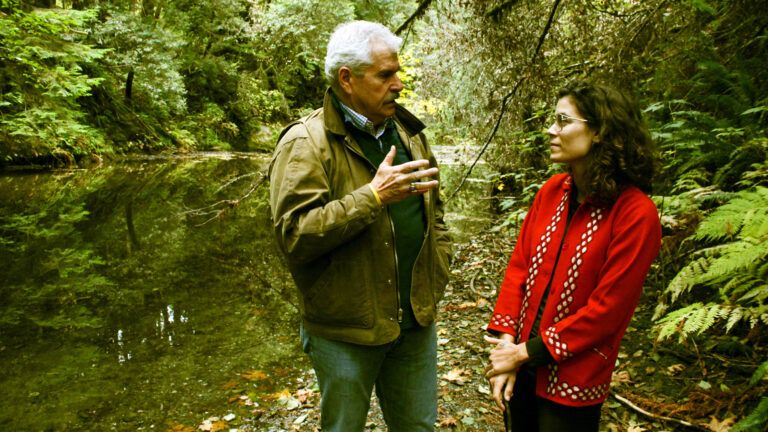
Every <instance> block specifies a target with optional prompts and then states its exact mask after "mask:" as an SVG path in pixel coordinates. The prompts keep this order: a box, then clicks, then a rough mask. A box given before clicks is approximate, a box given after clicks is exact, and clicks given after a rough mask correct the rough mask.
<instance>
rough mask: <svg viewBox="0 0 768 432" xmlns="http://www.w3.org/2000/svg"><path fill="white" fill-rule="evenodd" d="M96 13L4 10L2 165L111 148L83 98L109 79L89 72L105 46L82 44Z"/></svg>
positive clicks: (0, 45) (0, 35) (0, 31)
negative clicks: (83, 104) (91, 122)
mask: <svg viewBox="0 0 768 432" xmlns="http://www.w3.org/2000/svg"><path fill="white" fill-rule="evenodd" d="M95 17H96V14H95V11H74V10H69V11H67V10H58V9H57V10H36V11H33V12H32V13H23V12H21V11H19V10H18V9H13V10H12V11H11V12H10V13H9V14H1V15H0V58H2V59H3V63H4V66H3V67H2V68H0V82H2V83H3V87H4V88H3V93H2V95H0V141H1V142H3V143H4V145H2V146H0V163H4V162H8V161H11V160H27V161H31V160H36V159H40V158H42V159H53V160H59V161H60V162H62V163H64V164H70V163H71V162H72V161H73V160H74V158H76V157H82V156H84V155H88V154H93V153H101V152H104V151H106V150H107V149H106V148H105V145H104V136H103V134H102V133H101V132H100V131H99V130H97V129H95V128H93V127H91V126H88V125H87V124H85V123H84V122H83V119H84V117H85V116H86V112H85V111H84V110H83V109H82V108H81V106H80V105H79V100H81V99H82V98H85V97H88V96H90V95H91V94H92V90H93V88H94V87H96V86H97V85H99V84H100V83H101V82H102V81H103V78H100V77H93V76H90V75H89V74H87V73H86V72H85V69H86V68H88V67H90V66H91V65H93V64H94V63H95V62H97V61H98V60H99V59H101V58H102V57H103V56H104V55H105V54H106V51H105V50H103V49H96V48H94V47H92V46H91V45H88V44H86V43H84V42H83V37H82V35H83V34H84V29H85V28H86V27H87V25H88V24H89V23H90V22H92V21H93V20H94V19H95Z"/></svg>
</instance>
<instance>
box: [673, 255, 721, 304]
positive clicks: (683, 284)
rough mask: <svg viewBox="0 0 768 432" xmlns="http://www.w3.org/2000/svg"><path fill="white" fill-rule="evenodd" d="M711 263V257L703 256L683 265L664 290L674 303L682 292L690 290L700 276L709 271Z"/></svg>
mask: <svg viewBox="0 0 768 432" xmlns="http://www.w3.org/2000/svg"><path fill="white" fill-rule="evenodd" d="M709 265H710V259H709V258H707V257H702V258H699V259H697V260H695V261H692V262H690V263H688V265H686V266H685V267H683V269H682V270H680V272H678V273H677V275H676V276H675V277H674V278H673V279H672V281H671V282H670V283H669V285H667V288H666V289H665V290H664V292H665V293H668V294H669V296H670V303H674V302H675V301H676V300H677V299H678V297H680V295H681V294H683V293H685V292H688V291H690V290H691V288H693V286H694V285H696V283H697V281H698V280H699V278H700V277H702V276H703V275H704V274H706V273H707V270H708V269H709Z"/></svg>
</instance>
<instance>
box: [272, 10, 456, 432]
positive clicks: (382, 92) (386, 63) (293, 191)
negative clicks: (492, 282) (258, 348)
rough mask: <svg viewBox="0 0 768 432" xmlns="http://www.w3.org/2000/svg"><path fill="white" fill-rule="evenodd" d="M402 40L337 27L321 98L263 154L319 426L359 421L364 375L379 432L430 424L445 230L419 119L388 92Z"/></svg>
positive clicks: (371, 29) (348, 427)
mask: <svg viewBox="0 0 768 432" xmlns="http://www.w3.org/2000/svg"><path fill="white" fill-rule="evenodd" d="M401 43H402V40H401V39H400V38H399V37H397V36H395V35H394V34H392V33H391V32H390V31H389V30H388V29H387V28H386V27H384V26H382V25H380V24H376V23H370V22H365V21H353V22H349V23H346V24H342V25H341V26H339V27H338V28H337V29H336V30H335V32H334V33H333V35H332V36H331V38H330V41H329V43H328V51H327V55H326V60H325V73H326V78H327V79H328V81H329V83H330V87H331V88H330V89H329V90H328V91H327V92H326V95H325V100H324V102H323V108H321V109H318V110H317V111H315V112H313V113H312V114H310V115H308V116H307V117H304V118H302V119H301V120H298V121H296V122H294V123H293V124H291V125H289V126H288V127H287V128H286V129H285V130H284V131H283V132H282V134H281V135H280V138H279V142H278V144H277V148H276V149H275V154H274V157H273V160H272V163H271V165H270V181H271V186H270V205H271V207H272V219H273V221H274V226H275V232H276V234H277V240H278V244H279V246H280V248H281V249H282V251H283V252H284V253H285V255H286V258H287V263H288V267H289V269H290V271H291V273H292V275H293V278H294V280H295V282H296V285H297V287H298V288H299V291H300V298H301V306H302V308H301V309H302V328H301V330H302V331H301V333H302V343H303V347H304V350H305V351H306V352H307V353H308V354H309V356H310V359H311V360H312V364H313V367H314V369H315V372H316V374H317V379H318V382H319V385H320V392H321V395H322V401H321V411H322V413H321V417H322V420H321V423H322V429H323V431H362V430H363V429H364V427H365V421H366V417H367V413H368V409H369V406H370V398H371V393H372V390H373V388H374V385H375V387H376V394H377V396H378V398H379V401H380V404H381V408H382V411H383V413H384V419H385V421H386V422H387V425H388V428H389V430H390V431H408V432H414V431H427V430H429V431H431V430H433V429H434V423H435V420H436V417H437V366H436V363H437V353H436V350H437V338H436V334H435V325H434V322H435V318H436V313H437V310H436V309H437V303H438V301H439V300H440V298H441V297H442V294H443V291H444V289H445V284H446V282H447V279H448V263H449V256H450V240H449V238H448V235H447V228H446V226H445V224H444V223H443V218H442V217H443V210H442V203H441V201H440V198H439V195H438V180H437V174H438V169H437V167H436V162H435V159H434V156H433V155H432V152H431V150H430V149H429V146H428V145H427V143H426V139H425V137H424V135H423V134H422V133H421V131H422V130H423V129H424V127H425V126H424V124H423V123H421V121H419V120H418V119H417V118H416V117H415V116H413V114H411V113H409V112H408V111H406V110H405V109H404V108H402V107H401V106H399V105H398V104H396V103H395V99H397V97H398V95H399V93H400V92H401V91H402V90H403V83H402V82H401V81H400V78H399V77H398V71H399V70H400V63H399V61H398V50H399V48H400V45H401Z"/></svg>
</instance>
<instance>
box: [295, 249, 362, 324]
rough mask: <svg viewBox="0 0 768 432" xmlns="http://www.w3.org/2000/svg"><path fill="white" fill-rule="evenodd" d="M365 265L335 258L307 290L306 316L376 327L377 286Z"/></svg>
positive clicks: (310, 319)
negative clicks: (374, 292)
mask: <svg viewBox="0 0 768 432" xmlns="http://www.w3.org/2000/svg"><path fill="white" fill-rule="evenodd" d="M363 267H365V266H360V265H355V264H354V263H353V262H348V261H344V260H339V261H337V260H331V264H330V265H329V266H328V268H327V269H326V270H325V272H323V274H322V275H321V276H320V277H319V278H318V279H317V280H316V282H315V283H314V284H313V286H312V287H311V288H310V289H308V290H307V291H306V292H305V293H304V318H306V319H307V320H308V321H311V322H313V323H317V324H325V325H332V326H338V327H355V328H372V327H373V323H374V311H373V304H372V300H371V291H372V289H373V288H372V287H371V283H370V281H369V280H368V278H367V277H366V275H365V270H364V268H363Z"/></svg>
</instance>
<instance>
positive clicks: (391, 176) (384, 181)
mask: <svg viewBox="0 0 768 432" xmlns="http://www.w3.org/2000/svg"><path fill="white" fill-rule="evenodd" d="M396 153H397V150H396V149H395V146H392V147H391V148H390V149H389V153H387V155H386V156H385V157H384V160H383V161H382V162H381V164H380V165H379V169H378V170H377V171H376V175H375V176H374V177H373V180H371V186H373V188H374V189H375V190H376V191H377V192H378V194H379V198H380V199H381V203H382V204H384V205H387V204H393V203H396V202H399V201H402V200H404V199H406V198H408V197H409V196H413V195H422V194H424V193H425V192H428V191H430V190H432V189H434V188H436V187H437V186H438V185H439V183H438V181H437V180H426V181H423V180H422V179H427V178H429V177H433V176H436V175H437V172H438V170H437V168H436V167H432V168H430V167H429V161H428V160H426V159H419V160H415V161H410V162H406V163H404V164H400V165H394V166H393V165H392V163H393V162H394V161H395V154H396Z"/></svg>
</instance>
